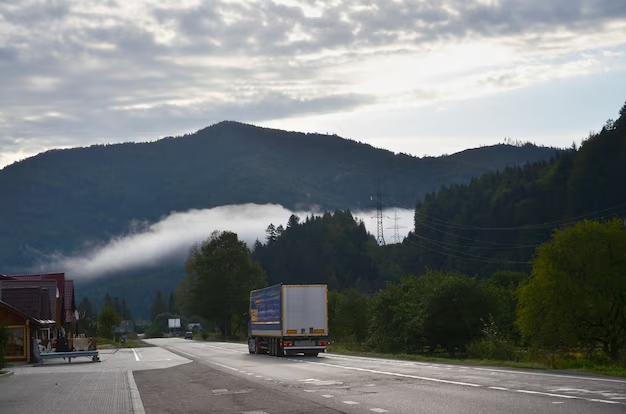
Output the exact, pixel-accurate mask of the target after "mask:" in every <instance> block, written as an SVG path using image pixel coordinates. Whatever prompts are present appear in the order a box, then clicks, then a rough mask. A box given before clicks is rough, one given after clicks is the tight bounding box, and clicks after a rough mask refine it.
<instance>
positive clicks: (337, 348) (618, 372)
mask: <svg viewBox="0 0 626 414" xmlns="http://www.w3.org/2000/svg"><path fill="white" fill-rule="evenodd" d="M328 351H329V352H331V353H336V354H344V355H354V356H370V357H377V358H387V359H395V360H403V361H418V362H434V363H445V364H464V365H476V366H492V367H506V368H525V369H535V370H551V369H557V370H564V371H569V372H584V373H592V374H599V375H610V376H616V377H626V367H623V366H617V365H604V364H598V363H594V362H592V361H588V360H562V361H556V362H555V363H554V364H553V365H550V364H545V363H541V362H536V361H528V362H525V361H496V360H488V359H461V358H449V357H440V356H427V355H413V354H391V353H381V352H369V351H361V350H354V349H351V348H347V347H344V346H341V345H339V344H333V345H331V346H329V347H328Z"/></svg>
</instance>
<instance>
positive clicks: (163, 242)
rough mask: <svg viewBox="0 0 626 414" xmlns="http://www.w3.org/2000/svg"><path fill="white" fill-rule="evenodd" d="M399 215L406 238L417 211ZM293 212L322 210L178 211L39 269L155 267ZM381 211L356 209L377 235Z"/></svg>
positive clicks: (90, 271) (248, 238)
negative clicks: (214, 238) (213, 237)
mask: <svg viewBox="0 0 626 414" xmlns="http://www.w3.org/2000/svg"><path fill="white" fill-rule="evenodd" d="M396 212H397V215H398V217H399V220H398V223H399V224H398V225H399V227H401V228H400V229H399V233H400V235H401V236H402V237H404V236H406V234H407V233H408V231H409V228H410V227H411V224H412V220H413V218H412V216H413V211H411V210H397V211H393V212H392V211H386V212H385V216H386V218H385V222H384V227H393V226H394V217H395V213H396ZM291 214H296V215H297V216H299V217H301V218H304V217H306V216H310V215H313V214H318V213H317V212H295V213H294V212H292V211H289V210H287V209H285V208H283V207H282V206H279V205H269V204H268V205H257V204H243V205H232V206H222V207H216V208H212V209H204V210H189V211H185V212H175V213H172V214H170V215H168V216H167V217H165V218H163V219H162V220H161V221H159V222H157V223H154V224H151V225H148V224H142V223H135V224H134V225H133V226H132V228H133V231H132V232H131V233H130V234H126V235H121V236H119V237H116V238H114V239H112V240H111V241H109V242H108V243H106V244H104V245H101V246H98V247H96V248H92V249H90V250H89V251H86V252H82V253H80V254H76V255H70V256H58V257H55V258H52V260H50V261H49V263H43V264H41V265H39V266H38V268H37V269H36V270H37V271H47V270H53V269H56V270H58V269H63V271H64V272H65V273H66V274H67V275H68V276H69V277H71V278H74V279H77V280H80V279H91V278H97V277H103V276H106V275H107V274H110V273H114V272H123V271H124V270H129V269H133V268H139V267H145V266H153V265H155V264H159V263H162V262H164V261H167V260H172V259H174V258H177V259H179V260H184V257H186V254H187V253H188V252H189V249H190V248H191V246H192V245H193V244H195V243H200V242H202V241H203V240H206V239H207V238H208V237H209V236H210V234H211V233H212V232H213V231H215V230H218V231H225V230H228V231H233V232H235V233H237V235H238V236H239V238H240V240H243V241H245V242H246V243H247V244H248V245H249V246H250V247H251V246H252V244H253V243H254V242H255V240H257V239H258V240H260V241H264V240H265V230H266V228H267V226H268V225H269V224H270V223H273V224H274V225H275V226H278V225H279V224H282V225H283V226H285V225H286V224H287V220H288V219H289V217H290V216H291ZM375 214H376V213H375V212H371V211H365V212H355V213H354V216H355V217H356V218H357V219H360V220H363V222H364V223H365V226H366V228H367V229H368V231H369V232H370V233H373V234H376V220H375V218H374V217H375ZM385 237H386V241H387V243H393V242H394V240H393V239H394V232H393V230H392V229H391V230H390V229H386V230H385Z"/></svg>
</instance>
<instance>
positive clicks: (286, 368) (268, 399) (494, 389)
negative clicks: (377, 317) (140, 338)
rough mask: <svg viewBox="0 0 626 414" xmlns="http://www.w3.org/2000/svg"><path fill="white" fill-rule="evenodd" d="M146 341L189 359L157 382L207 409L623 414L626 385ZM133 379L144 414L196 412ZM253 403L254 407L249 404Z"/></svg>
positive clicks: (142, 375)
mask: <svg viewBox="0 0 626 414" xmlns="http://www.w3.org/2000/svg"><path fill="white" fill-rule="evenodd" d="M147 342H149V343H150V344H153V345H156V346H159V347H162V348H165V349H167V350H169V351H171V352H173V353H176V354H178V355H180V356H182V357H185V358H187V359H190V360H192V361H194V363H193V364H190V365H189V366H179V367H177V368H170V369H165V370H162V371H161V375H162V376H163V378H166V376H167V375H168V374H167V372H168V371H170V370H174V371H172V372H176V375H177V376H176V378H178V384H179V387H178V388H177V387H175V386H174V387H172V386H171V384H172V383H173V381H170V382H169V384H170V388H171V389H172V390H176V391H171V390H170V392H172V393H173V392H175V393H176V395H180V394H181V393H182V394H184V393H185V391H186V390H187V392H192V389H193V394H194V395H195V398H198V399H199V400H198V401H200V399H201V398H200V397H202V396H206V398H209V397H210V404H211V406H212V407H214V408H215V411H214V412H233V413H235V412H238V413H251V414H261V413H268V414H275V413H305V412H312V413H313V412H320V413H321V412H328V413H331V412H341V413H354V414H356V413H370V414H371V413H393V414H417V413H428V414H438V413H442V414H443V413H446V414H448V413H457V412H458V413H461V412H462V413H481V414H487V413H493V414H496V413H498V414H502V413H626V379H620V378H612V377H602V376H595V375H576V374H568V373H560V372H556V373H555V372H545V371H531V370H518V369H510V368H507V369H505V368H502V369H501V368H489V367H476V366H466V365H450V364H437V363H422V362H411V361H397V360H387V359H379V358H368V357H352V356H343V355H338V354H320V356H318V357H316V358H312V357H297V356H296V357H284V358H276V357H270V356H267V355H250V354H249V353H248V349H247V346H246V345H242V344H234V343H219V342H200V341H193V340H191V341H190V340H183V339H180V338H168V339H151V340H147ZM194 366H195V368H194ZM176 370H177V371H176ZM184 370H187V371H184ZM172 375H173V374H172ZM135 378H136V380H137V386H138V388H139V391H140V393H141V396H142V399H143V401H144V404H145V405H146V412H147V413H150V412H159V411H169V412H173V411H179V412H183V411H190V412H191V411H196V409H197V412H201V411H202V408H201V407H200V406H198V407H192V406H190V405H187V406H185V407H186V408H184V407H183V406H178V408H176V406H175V405H171V406H169V407H168V405H167V404H168V401H169V400H171V397H168V389H167V388H168V387H164V385H163V383H164V382H167V381H164V380H159V378H160V377H159V375H157V373H156V372H155V371H143V372H135ZM150 378H152V379H150ZM186 378H195V380H186ZM181 382H182V383H186V382H188V383H190V384H193V386H187V385H184V386H181V385H180V383H181ZM159 393H160V394H159ZM240 394H241V395H243V394H246V400H245V401H246V404H247V405H246V406H245V408H241V410H239V409H238V408H237V407H233V406H232V404H236V403H237V401H239V400H238V399H237V398H233V396H237V395H240ZM157 395H161V398H160V399H159V398H156V399H155V396H157ZM241 398H243V397H241ZM281 399H284V401H285V402H286V404H281ZM150 401H153V402H154V401H159V402H158V403H156V404H153V405H150ZM241 401H243V399H242V400H241ZM254 401H259V407H252V408H251V407H250V405H249V404H251V403H254ZM224 403H226V404H224ZM198 404H200V403H198ZM229 404H230V405H231V406H229ZM229 407H230V408H229ZM204 409H206V405H205V406H204ZM238 410H239V411H238Z"/></svg>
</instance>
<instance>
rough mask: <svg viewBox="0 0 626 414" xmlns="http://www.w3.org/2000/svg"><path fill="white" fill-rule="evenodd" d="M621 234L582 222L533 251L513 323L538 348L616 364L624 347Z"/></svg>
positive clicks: (625, 261)
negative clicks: (579, 351) (591, 351)
mask: <svg viewBox="0 0 626 414" xmlns="http://www.w3.org/2000/svg"><path fill="white" fill-rule="evenodd" d="M625 269H626V228H624V227H623V223H622V221H621V220H619V219H615V220H612V221H608V222H603V223H601V222H595V221H582V222H579V223H577V224H576V225H574V226H572V227H567V228H564V229H561V230H557V231H555V232H554V235H553V237H552V240H551V241H550V242H548V243H545V244H543V245H542V246H540V247H539V248H538V249H537V253H536V257H535V259H534V262H533V270H532V275H531V279H530V281H529V282H528V283H527V284H526V285H524V286H522V288H520V298H519V311H518V319H517V323H518V325H519V327H520V329H521V332H522V334H523V335H524V337H525V338H527V339H528V340H530V341H531V342H532V343H534V344H535V345H538V346H548V347H550V348H553V349H556V348H558V347H564V348H567V349H572V348H574V347H577V346H582V345H584V346H587V347H589V348H594V347H595V346H596V345H598V344H599V345H600V346H601V347H602V350H603V351H604V353H605V354H606V355H607V356H608V357H610V358H611V359H612V360H617V359H618V358H619V355H620V351H622V350H623V348H624V345H625V344H626V270H625Z"/></svg>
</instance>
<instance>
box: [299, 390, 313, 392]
mask: <svg viewBox="0 0 626 414" xmlns="http://www.w3.org/2000/svg"><path fill="white" fill-rule="evenodd" d="M302 391H304V392H316V390H302Z"/></svg>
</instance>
